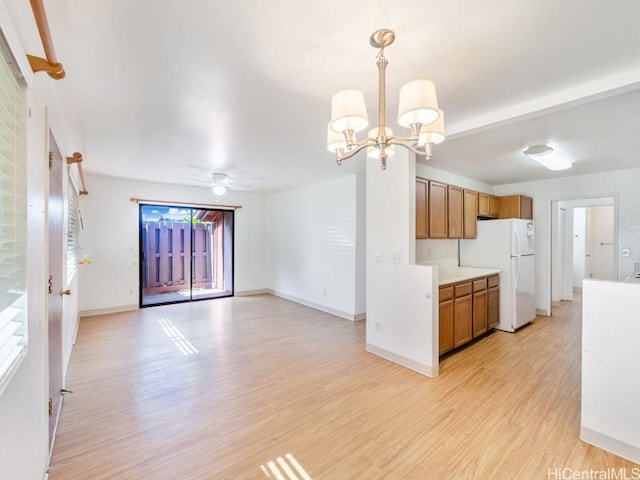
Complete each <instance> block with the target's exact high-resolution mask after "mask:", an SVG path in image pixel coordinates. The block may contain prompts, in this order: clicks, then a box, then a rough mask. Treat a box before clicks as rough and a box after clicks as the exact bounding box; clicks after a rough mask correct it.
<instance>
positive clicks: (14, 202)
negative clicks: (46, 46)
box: [0, 38, 27, 393]
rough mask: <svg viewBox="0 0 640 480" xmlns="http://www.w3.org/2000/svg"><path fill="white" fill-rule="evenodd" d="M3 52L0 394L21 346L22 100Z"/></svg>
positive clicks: (24, 346) (24, 302)
mask: <svg viewBox="0 0 640 480" xmlns="http://www.w3.org/2000/svg"><path fill="white" fill-rule="evenodd" d="M3 41H4V39H3V38H0V43H3ZM2 47H4V45H2ZM6 52H7V49H6V48H0V393H1V392H2V391H3V390H4V387H5V386H6V385H7V383H8V382H9V380H10V379H11V377H12V376H13V373H14V372H15V371H16V369H17V368H18V365H19V364H20V361H21V360H22V358H23V357H24V355H25V354H26V350H27V291H26V263H27V262H26V240H27V238H26V237H27V235H26V233H27V230H26V225H27V222H26V217H27V215H26V207H27V201H26V165H25V163H26V158H25V153H26V148H25V136H26V135H25V130H26V116H25V113H26V100H25V89H24V87H23V86H22V85H21V84H20V83H18V81H17V79H16V77H15V75H14V74H13V72H12V71H11V70H10V68H9V66H8V65H7V62H8V61H9V60H10V58H9V55H8V54H7V53H6Z"/></svg>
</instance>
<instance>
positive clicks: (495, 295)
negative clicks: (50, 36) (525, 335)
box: [487, 275, 500, 330]
mask: <svg viewBox="0 0 640 480" xmlns="http://www.w3.org/2000/svg"><path fill="white" fill-rule="evenodd" d="M488 285H489V288H488V289H487V328H488V329H489V330H491V329H492V328H495V327H497V326H498V323H499V322H500V278H499V277H498V275H494V276H492V277H489V278H488Z"/></svg>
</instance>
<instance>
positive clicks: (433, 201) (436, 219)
mask: <svg viewBox="0 0 640 480" xmlns="http://www.w3.org/2000/svg"><path fill="white" fill-rule="evenodd" d="M447 193H448V192H447V184H445V183H440V182H431V181H430V182H429V210H428V211H429V218H428V220H429V238H448V236H449V232H448V225H447V224H448V213H447V212H448V210H449V208H448V204H447V203H448V202H447V198H448V195H447Z"/></svg>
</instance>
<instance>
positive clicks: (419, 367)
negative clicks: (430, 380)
mask: <svg viewBox="0 0 640 480" xmlns="http://www.w3.org/2000/svg"><path fill="white" fill-rule="evenodd" d="M366 349H367V352H370V353H373V354H374V355H377V356H379V357H382V358H384V359H385V360H389V361H390V362H393V363H397V364H398V365H402V366H403V367H407V368H409V369H411V370H413V371H414V372H418V373H421V374H422V375H426V376H427V377H437V376H438V373H440V372H439V370H440V368H439V365H436V366H432V365H425V364H423V363H419V362H416V361H415V360H411V359H410V358H406V357H403V356H402V355H398V354H397V353H393V352H389V351H388V350H385V349H384V348H380V347H376V346H375V345H371V344H370V343H367V345H366Z"/></svg>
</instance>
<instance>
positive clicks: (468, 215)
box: [462, 188, 478, 238]
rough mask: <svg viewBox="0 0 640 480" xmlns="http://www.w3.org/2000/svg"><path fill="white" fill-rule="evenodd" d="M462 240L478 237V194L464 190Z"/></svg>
mask: <svg viewBox="0 0 640 480" xmlns="http://www.w3.org/2000/svg"><path fill="white" fill-rule="evenodd" d="M463 210H464V213H463V226H462V230H463V235H462V238H476V237H477V236H478V218H477V216H478V192H474V191H473V190H467V189H466V188H465V189H464V200H463Z"/></svg>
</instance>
